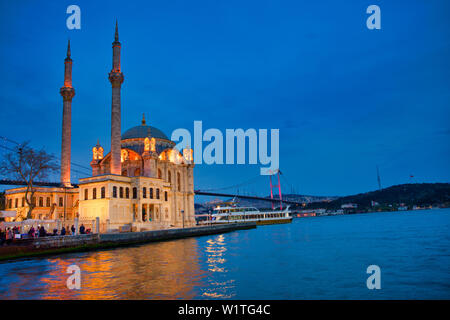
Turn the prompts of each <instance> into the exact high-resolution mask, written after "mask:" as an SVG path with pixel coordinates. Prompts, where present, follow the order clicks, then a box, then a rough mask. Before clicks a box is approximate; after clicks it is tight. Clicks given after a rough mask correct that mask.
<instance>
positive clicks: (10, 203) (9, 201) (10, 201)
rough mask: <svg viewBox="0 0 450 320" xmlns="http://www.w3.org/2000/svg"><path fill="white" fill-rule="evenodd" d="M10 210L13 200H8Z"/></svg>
mask: <svg viewBox="0 0 450 320" xmlns="http://www.w3.org/2000/svg"><path fill="white" fill-rule="evenodd" d="M8 208H10V209H11V208H12V199H9V200H8Z"/></svg>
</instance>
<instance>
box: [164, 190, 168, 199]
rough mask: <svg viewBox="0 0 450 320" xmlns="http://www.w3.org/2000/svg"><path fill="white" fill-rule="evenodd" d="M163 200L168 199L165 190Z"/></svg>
mask: <svg viewBox="0 0 450 320" xmlns="http://www.w3.org/2000/svg"><path fill="white" fill-rule="evenodd" d="M164 200H165V201H168V199H167V191H164Z"/></svg>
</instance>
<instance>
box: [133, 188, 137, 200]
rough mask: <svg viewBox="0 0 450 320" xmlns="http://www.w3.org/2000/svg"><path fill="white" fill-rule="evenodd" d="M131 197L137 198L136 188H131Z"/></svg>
mask: <svg viewBox="0 0 450 320" xmlns="http://www.w3.org/2000/svg"><path fill="white" fill-rule="evenodd" d="M133 199H137V188H136V187H134V188H133Z"/></svg>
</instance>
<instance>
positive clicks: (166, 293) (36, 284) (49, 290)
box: [0, 238, 205, 299]
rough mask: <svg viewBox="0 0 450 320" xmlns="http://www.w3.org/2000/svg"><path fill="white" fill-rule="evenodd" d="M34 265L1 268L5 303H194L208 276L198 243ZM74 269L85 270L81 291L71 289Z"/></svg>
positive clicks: (19, 263)
mask: <svg viewBox="0 0 450 320" xmlns="http://www.w3.org/2000/svg"><path fill="white" fill-rule="evenodd" d="M31 261H32V264H31V266H30V262H31ZM31 261H26V260H25V261H17V262H10V263H3V264H1V265H0V270H2V272H1V275H2V280H0V288H2V289H0V297H1V298H8V299H21V298H37V297H39V298H42V299H177V298H184V299H190V298H194V297H195V296H196V295H197V293H196V292H195V290H196V288H197V287H199V286H201V283H202V281H203V280H202V279H203V278H204V276H205V272H204V271H202V270H201V269H200V268H199V264H198V250H197V242H196V240H195V239H194V238H191V239H183V240H178V241H169V242H161V243H152V244H147V245H143V246H135V247H127V248H120V249H115V250H106V251H98V252H91V253H77V254H67V255H63V256H57V257H55V258H51V259H44V258H42V259H32V260H31ZM72 264H76V265H78V266H79V267H80V269H81V276H82V277H81V289H80V290H68V289H67V287H66V281H67V278H68V277H69V276H70V274H67V273H66V270H67V267H68V266H69V265H72ZM7 278H10V280H6V279H7ZM11 280H12V281H11Z"/></svg>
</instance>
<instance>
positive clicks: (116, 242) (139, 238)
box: [0, 223, 256, 260]
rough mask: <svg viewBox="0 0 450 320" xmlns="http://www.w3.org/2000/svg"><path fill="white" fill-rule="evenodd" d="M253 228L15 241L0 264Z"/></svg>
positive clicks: (0, 251)
mask: <svg viewBox="0 0 450 320" xmlns="http://www.w3.org/2000/svg"><path fill="white" fill-rule="evenodd" d="M251 228H256V223H230V224H226V225H214V226H202V227H192V228H184V229H167V230H155V231H144V232H122V233H104V234H82V235H76V236H53V237H43V238H37V239H25V240H18V241H14V242H13V243H12V244H10V245H4V246H0V260H5V259H13V258H20V257H25V256H33V255H42V254H57V253H65V252H73V251H86V250H95V249H101V248H110V247H116V246H121V245H127V244H136V243H145V242H153V241H164V240H171V239H179V238H187V237H195V236H204V235H210V234H219V233H225V232H230V231H235V230H242V229H251Z"/></svg>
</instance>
